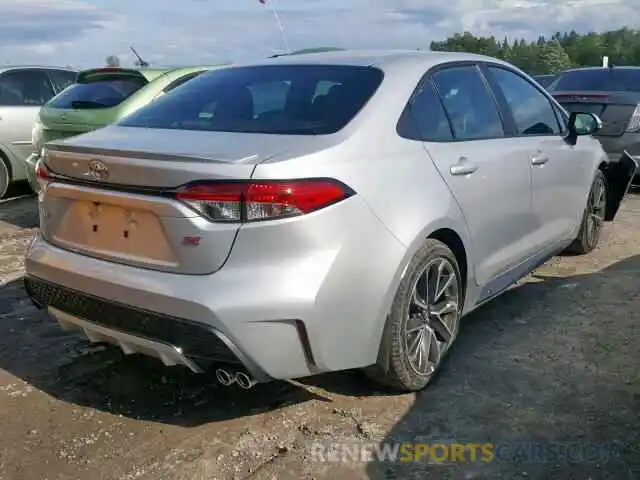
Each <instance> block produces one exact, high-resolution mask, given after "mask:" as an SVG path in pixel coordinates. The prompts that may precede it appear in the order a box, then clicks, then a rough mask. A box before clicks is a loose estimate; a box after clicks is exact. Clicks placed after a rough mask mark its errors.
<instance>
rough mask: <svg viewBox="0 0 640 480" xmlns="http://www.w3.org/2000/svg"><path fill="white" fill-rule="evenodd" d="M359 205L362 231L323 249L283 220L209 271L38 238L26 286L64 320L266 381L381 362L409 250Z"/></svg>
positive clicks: (240, 243) (250, 235)
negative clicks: (77, 249)
mask: <svg viewBox="0 0 640 480" xmlns="http://www.w3.org/2000/svg"><path fill="white" fill-rule="evenodd" d="M351 203H352V204H351V206H350V207H347V206H346V205H345V206H344V207H345V208H347V209H352V213H355V211H357V212H358V215H357V216H355V217H354V218H356V219H355V220H354V221H353V222H351V223H352V224H354V225H353V226H354V227H355V228H356V229H357V231H358V233H359V235H353V234H351V235H344V234H343V236H342V238H338V239H337V241H336V240H334V241H331V240H327V239H325V240H324V241H322V242H320V239H315V240H313V241H317V243H318V244H317V248H314V249H310V250H307V251H304V254H302V251H296V250H297V248H296V246H295V243H294V242H295V241H296V240H299V241H300V242H303V241H308V240H309V238H313V237H307V236H302V237H299V238H295V237H294V236H293V235H287V233H291V231H289V230H287V228H288V227H287V225H285V224H281V225H279V226H273V227H271V226H255V227H252V228H247V229H246V230H244V231H241V232H240V234H239V236H238V239H237V241H236V244H235V246H234V247H233V250H232V252H231V255H230V257H229V259H228V260H227V263H226V264H225V266H224V267H223V268H222V269H221V270H219V271H218V272H216V273H214V274H211V275H183V274H174V273H166V272H161V271H152V270H144V269H140V268H136V267H131V266H127V265H120V264H115V263H112V262H108V261H104V260H100V259H95V258H90V257H86V256H83V255H80V254H77V253H74V252H71V251H67V250H63V249H61V248H58V247H56V246H53V245H51V244H49V243H48V242H46V241H45V240H43V239H42V238H41V237H40V236H39V235H38V236H37V237H36V238H35V239H34V241H33V243H32V244H31V246H30V248H29V250H28V252H27V257H26V264H25V267H26V288H27V291H28V293H29V295H30V297H31V298H32V299H33V300H34V302H36V303H37V304H40V305H41V306H42V307H43V308H45V309H47V310H48V313H49V315H50V316H52V317H53V318H54V319H55V320H57V321H58V322H59V323H61V324H62V325H63V326H67V327H68V326H73V327H74V328H79V329H81V330H84V331H85V332H86V333H87V336H88V337H89V338H90V339H91V338H92V336H93V337H94V338H95V339H101V338H102V339H103V340H106V341H108V342H110V343H115V344H117V345H120V346H121V347H122V348H123V350H124V351H125V352H127V351H128V350H129V351H133V352H140V353H150V354H153V355H154V356H157V357H160V358H161V359H162V360H163V361H164V363H165V364H167V365H174V364H181V365H184V366H186V367H188V368H191V370H193V371H198V370H204V369H205V368H208V366H210V365H212V364H216V363H226V364H234V363H235V364H241V365H242V366H244V367H245V369H246V370H247V371H248V372H249V373H251V374H252V375H253V376H254V378H256V380H258V381H267V380H269V379H290V378H300V377H306V376H309V375H314V374H316V373H320V372H327V371H335V370H344V369H350V368H358V367H364V366H367V365H371V364H372V363H374V362H375V361H376V359H377V354H378V347H379V342H380V337H381V334H382V328H383V326H384V320H385V318H386V311H387V309H388V305H389V304H390V300H391V298H392V296H393V293H394V292H395V285H396V284H397V281H398V279H399V275H400V265H401V264H402V262H403V260H404V256H405V254H406V248H405V247H404V245H402V244H401V243H400V242H398V240H397V239H395V237H393V236H392V235H391V234H390V233H389V232H388V231H387V230H386V229H385V228H384V227H383V226H382V224H381V223H379V220H377V218H375V217H374V216H373V215H371V214H369V213H368V212H367V211H366V207H364V205H363V204H361V203H360V201H359V200H358V199H356V198H354V199H353V201H352V202H351ZM320 217H321V216H320V215H319V216H318V217H317V218H316V219H315V220H313V219H311V218H310V219H308V220H305V221H306V222H320ZM339 220H340V221H339V222H337V221H336V225H335V226H336V227H337V226H338V225H339V226H340V228H342V229H343V230H344V229H345V223H344V221H343V219H342V218H340V219H339ZM322 222H323V226H324V228H325V232H327V233H329V232H330V231H331V230H332V228H333V226H332V225H330V224H329V223H330V222H327V221H326V220H322ZM294 223H295V222H293V223H289V225H290V226H291V228H293V227H292V226H293V224H294ZM347 225H348V223H347ZM282 238H289V239H290V240H291V243H289V244H286V242H283V241H282ZM327 238H331V237H327ZM258 245H261V247H259V248H258ZM298 246H300V247H302V244H300V245H298ZM258 256H260V258H258ZM60 312H62V314H61V313H60ZM149 342H155V343H151V344H150V343H149ZM145 349H146V350H145ZM190 363H192V364H193V365H190ZM193 366H195V368H192V367H193Z"/></svg>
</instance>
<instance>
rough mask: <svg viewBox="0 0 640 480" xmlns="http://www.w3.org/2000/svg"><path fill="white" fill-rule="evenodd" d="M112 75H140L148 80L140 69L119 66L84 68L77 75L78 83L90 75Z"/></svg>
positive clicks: (139, 76)
mask: <svg viewBox="0 0 640 480" xmlns="http://www.w3.org/2000/svg"><path fill="white" fill-rule="evenodd" d="M100 74H104V75H110V74H125V75H131V76H132V77H138V78H142V79H144V80H146V77H145V76H144V75H143V74H142V72H140V71H139V70H135V69H132V68H119V67H103V68H91V69H89V70H82V71H80V72H78V74H77V75H76V83H81V82H82V81H83V80H85V79H86V77H88V76H90V75H100Z"/></svg>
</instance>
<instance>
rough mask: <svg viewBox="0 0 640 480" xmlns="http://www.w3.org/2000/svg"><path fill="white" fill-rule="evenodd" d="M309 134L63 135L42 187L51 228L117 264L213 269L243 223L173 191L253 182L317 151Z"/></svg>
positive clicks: (47, 231)
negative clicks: (260, 169)
mask: <svg viewBox="0 0 640 480" xmlns="http://www.w3.org/2000/svg"><path fill="white" fill-rule="evenodd" d="M305 140H306V141H303V139H302V138H300V137H296V136H291V137H286V136H273V135H248V134H229V133H226V134H225V133H215V132H199V131H172V132H170V131H166V130H153V129H146V128H135V127H119V126H109V127H106V128H104V129H101V130H97V131H95V132H92V133H89V134H87V135H84V136H82V137H76V138H72V139H68V140H65V141H61V142H54V143H52V144H50V145H48V146H47V153H46V155H45V159H44V164H45V165H44V167H45V169H46V170H47V171H49V172H50V174H51V178H50V181H49V183H48V184H47V186H46V187H45V188H43V189H42V198H43V199H44V200H45V201H44V202H42V208H43V212H42V214H41V231H42V234H43V236H44V237H45V238H46V239H47V240H48V241H49V242H51V243H52V244H54V245H56V246H59V247H61V248H64V249H68V250H72V251H76V252H79V253H82V254H84V255H87V256H92V257H96V258H100V259H103V260H107V261H112V262H115V263H122V264H127V265H132V266H137V267H142V268H147V269H152V270H162V271H169V272H175V273H183V274H207V273H212V272H214V271H216V270H218V269H219V268H220V267H222V265H223V264H224V262H225V260H226V258H227V256H228V255H229V252H230V251H231V248H232V246H233V242H234V240H235V237H236V234H237V232H238V229H239V228H240V224H238V223H214V222H210V221H208V220H206V219H205V218H204V217H202V216H201V215H200V214H199V213H198V212H197V211H195V210H193V209H191V208H190V207H189V206H188V205H187V204H186V203H182V202H180V201H178V200H176V199H175V197H174V195H173V194H172V192H174V191H175V189H176V187H179V186H180V185H183V184H186V183H189V182H192V181H198V180H232V181H237V180H248V179H250V178H251V175H252V173H253V170H254V168H255V166H256V165H257V164H258V163H260V162H262V161H265V160H267V159H269V158H271V157H273V156H274V155H278V154H281V153H283V152H284V151H285V150H291V149H293V150H295V151H296V153H298V152H300V151H301V150H307V149H308V148H313V147H309V144H310V145H314V141H313V140H312V141H310V142H309V137H306V139H305ZM303 145H304V147H303ZM296 147H297V148H296ZM56 176H58V177H59V178H57V179H56Z"/></svg>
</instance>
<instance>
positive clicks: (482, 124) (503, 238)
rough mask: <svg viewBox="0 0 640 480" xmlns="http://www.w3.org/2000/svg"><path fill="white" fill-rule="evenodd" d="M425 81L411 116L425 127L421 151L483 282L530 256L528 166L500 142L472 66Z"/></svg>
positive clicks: (498, 126)
mask: <svg viewBox="0 0 640 480" xmlns="http://www.w3.org/2000/svg"><path fill="white" fill-rule="evenodd" d="M427 78H429V80H428V81H427V82H426V83H425V84H424V86H423V88H422V90H421V92H420V94H419V95H418V96H417V97H416V99H415V105H414V107H413V109H414V111H415V116H416V119H417V122H418V124H419V125H421V131H423V132H427V134H426V135H425V140H426V141H425V148H426V150H427V151H428V153H429V154H430V156H431V158H432V159H433V161H434V163H435V165H436V167H437V168H438V170H439V172H440V174H441V175H442V178H443V179H444V181H445V182H446V183H447V185H448V186H449V188H450V190H451V192H452V193H453V195H454V197H455V198H456V200H457V201H458V203H459V205H460V207H461V209H462V212H463V214H464V216H465V219H466V221H467V225H468V227H469V230H470V232H471V238H472V242H473V248H474V257H475V258H474V259H473V261H474V266H475V271H476V278H477V281H478V283H479V284H480V285H487V284H488V283H489V282H490V281H491V280H493V279H495V278H496V277H498V276H500V275H501V274H503V273H506V272H507V271H509V270H511V269H512V268H513V267H514V266H515V265H517V264H519V263H521V262H522V261H523V260H525V259H526V258H527V257H528V256H529V255H530V254H531V246H530V236H531V232H532V228H533V219H532V212H531V170H530V168H529V165H528V163H527V160H526V158H525V157H523V156H522V155H518V149H517V148H514V145H513V143H512V142H511V141H509V140H507V139H505V130H504V125H503V122H502V120H501V116H500V113H499V111H498V108H497V105H496V102H495V100H494V98H493V96H492V94H491V92H490V91H489V89H488V87H487V85H486V83H485V81H484V79H483V77H482V75H481V73H480V71H479V69H478V67H477V65H474V64H463V65H454V66H448V67H445V68H442V69H438V70H436V71H435V72H433V73H430V74H429V76H428V77H427ZM443 109H444V110H443ZM486 294H487V295H491V293H490V292H487V293H486Z"/></svg>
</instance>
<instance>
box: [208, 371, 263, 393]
mask: <svg viewBox="0 0 640 480" xmlns="http://www.w3.org/2000/svg"><path fill="white" fill-rule="evenodd" d="M216 380H218V383H219V384H220V385H223V386H225V387H230V386H231V385H233V384H234V383H237V384H238V386H239V387H240V388H242V389H244V390H251V389H252V388H253V387H254V386H255V385H256V384H257V383H258V382H257V380H254V379H253V378H251V377H250V376H249V375H247V374H246V373H244V372H236V373H235V374H233V373H231V372H230V371H229V370H227V369H225V368H218V369H217V370H216Z"/></svg>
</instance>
